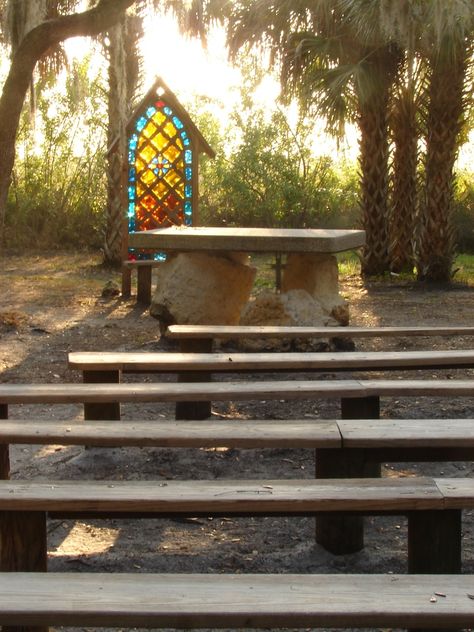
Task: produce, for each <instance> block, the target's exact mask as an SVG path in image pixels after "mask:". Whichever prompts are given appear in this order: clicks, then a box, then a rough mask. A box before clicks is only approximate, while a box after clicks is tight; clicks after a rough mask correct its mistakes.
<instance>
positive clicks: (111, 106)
mask: <svg viewBox="0 0 474 632" xmlns="http://www.w3.org/2000/svg"><path fill="white" fill-rule="evenodd" d="M142 32H143V28H142V22H141V18H140V17H139V16H137V15H135V16H130V15H129V16H126V17H125V19H124V20H122V21H121V22H120V23H119V24H117V25H116V26H115V27H114V28H113V29H111V30H110V31H109V41H110V44H109V46H108V58H109V95H108V114H109V121H108V130H107V135H108V146H109V147H111V146H112V145H113V150H112V151H111V152H110V153H109V154H108V157H107V158H108V164H107V227H106V233H105V241H104V258H105V261H106V262H107V263H110V264H112V265H118V264H120V263H121V262H122V259H123V252H122V242H123V231H124V230H128V228H127V227H126V214H127V210H128V209H127V208H126V204H127V197H126V195H124V186H126V184H125V183H124V173H126V172H127V168H126V167H127V164H126V155H127V154H126V142H127V138H126V129H125V128H126V124H127V120H128V117H129V116H130V114H131V112H132V103H133V97H134V95H135V91H136V89H137V84H138V77H139V68H140V63H139V52H138V45H137V42H138V39H139V37H140V35H141V34H142ZM124 205H125V207H124Z"/></svg>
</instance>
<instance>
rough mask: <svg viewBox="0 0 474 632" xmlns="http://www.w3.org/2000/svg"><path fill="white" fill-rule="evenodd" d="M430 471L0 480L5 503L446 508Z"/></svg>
mask: <svg viewBox="0 0 474 632" xmlns="http://www.w3.org/2000/svg"><path fill="white" fill-rule="evenodd" d="M443 500H444V499H443V494H442V492H441V491H440V490H439V489H438V487H437V485H436V484H435V482H434V481H433V480H432V479H429V478H383V479H326V480H320V481H315V480H276V481H275V480H268V481H265V480H257V481H256V480H239V481H232V480H216V481H208V480H205V481H201V480H199V481H181V480H180V481H176V480H167V481H158V482H157V481H86V482H78V481H54V482H40V481H20V480H12V481H0V510H3V511H15V510H17V511H18V510H21V511H47V512H72V513H74V512H77V513H81V512H109V513H113V512H116V513H117V512H129V513H134V512H136V513H156V514H160V513H165V514H166V513H168V514H174V513H178V514H179V513H183V514H191V515H197V514H207V513H209V514H212V513H228V514H252V515H257V514H265V513H272V514H273V513H275V514H290V515H293V514H294V515H296V514H301V515H312V514H315V513H318V512H334V511H359V512H366V513H370V512H372V511H373V512H375V513H384V512H390V511H394V512H402V513H403V512H405V511H412V510H417V511H418V510H426V509H442V508H443V506H444V505H443Z"/></svg>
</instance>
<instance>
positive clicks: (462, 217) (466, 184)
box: [453, 171, 474, 267]
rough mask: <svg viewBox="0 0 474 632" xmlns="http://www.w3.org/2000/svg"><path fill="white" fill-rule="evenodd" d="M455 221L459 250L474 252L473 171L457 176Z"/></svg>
mask: <svg viewBox="0 0 474 632" xmlns="http://www.w3.org/2000/svg"><path fill="white" fill-rule="evenodd" d="M453 220H454V225H455V228H456V242H457V247H458V250H459V251H460V252H474V173H473V172H472V171H471V172H468V171H462V172H461V173H458V174H457V178H456V187H455V194H454V210H453ZM455 267H456V266H455Z"/></svg>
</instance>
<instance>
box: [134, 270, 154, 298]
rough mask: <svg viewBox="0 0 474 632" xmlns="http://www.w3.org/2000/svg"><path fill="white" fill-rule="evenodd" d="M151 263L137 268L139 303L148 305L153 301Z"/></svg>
mask: <svg viewBox="0 0 474 632" xmlns="http://www.w3.org/2000/svg"><path fill="white" fill-rule="evenodd" d="M151 273H152V267H151V263H150V265H149V266H139V267H138V268H137V303H140V305H145V306H147V307H148V305H150V303H151Z"/></svg>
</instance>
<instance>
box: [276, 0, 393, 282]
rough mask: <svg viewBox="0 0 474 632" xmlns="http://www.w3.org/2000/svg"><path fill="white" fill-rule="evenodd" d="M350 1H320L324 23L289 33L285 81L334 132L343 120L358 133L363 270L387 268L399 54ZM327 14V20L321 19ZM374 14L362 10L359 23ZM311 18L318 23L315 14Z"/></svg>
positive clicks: (371, 271)
mask: <svg viewBox="0 0 474 632" xmlns="http://www.w3.org/2000/svg"><path fill="white" fill-rule="evenodd" d="M356 4H357V3H353V4H348V3H346V2H342V1H339V2H331V3H326V8H328V6H329V5H330V7H331V11H330V12H329V14H328V13H327V12H325V13H324V14H323V16H322V17H323V20H322V22H321V24H322V25H323V28H321V29H320V31H319V32H318V33H316V34H315V35H314V34H307V33H301V34H293V36H292V37H291V39H290V42H291V45H290V46H289V48H288V49H287V51H286V57H285V64H284V73H285V74H284V76H285V79H286V85H287V86H288V85H289V86H291V87H292V92H293V93H296V94H298V95H299V97H300V99H302V100H303V103H304V104H305V105H306V106H307V107H308V106H310V107H311V109H312V110H313V111H317V113H318V114H319V115H321V114H322V115H323V116H325V117H326V119H327V120H328V123H329V128H330V129H332V130H333V131H336V132H339V133H340V132H341V130H343V127H344V123H345V122H346V121H353V122H356V123H357V125H358V127H359V131H360V141H359V147H360V153H359V165H360V206H361V211H362V225H363V228H364V229H365V231H366V246H365V248H364V251H363V255H362V273H363V274H364V275H375V274H382V273H384V272H385V271H387V270H388V267H389V240H388V207H387V194H388V156H389V136H388V111H389V110H388V104H389V97H390V90H391V86H392V83H393V78H394V75H395V72H396V69H397V65H398V63H399V58H400V52H399V50H398V48H397V47H396V46H393V45H392V44H391V43H390V42H388V43H387V42H386V40H384V38H382V37H381V34H380V31H379V30H376V29H372V31H366V32H362V30H361V29H360V28H359V20H361V19H362V18H361V16H359V15H356V14H355V13H354V11H355V9H356V8H357V6H356ZM361 8H362V9H365V7H361ZM328 15H329V19H328ZM367 19H369V20H372V24H373V23H374V20H373V18H372V16H370V15H367V13H366V12H364V13H363V21H366V20H367ZM314 23H315V24H316V25H317V28H319V27H318V22H317V19H315V20H314Z"/></svg>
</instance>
